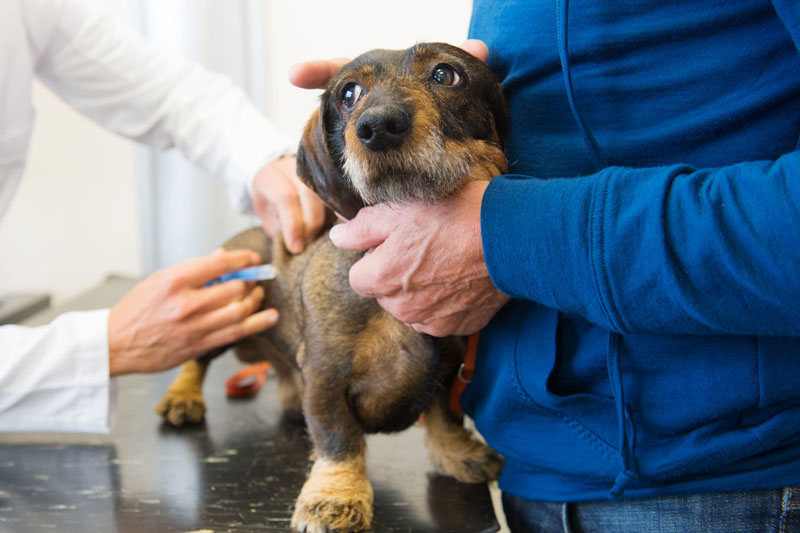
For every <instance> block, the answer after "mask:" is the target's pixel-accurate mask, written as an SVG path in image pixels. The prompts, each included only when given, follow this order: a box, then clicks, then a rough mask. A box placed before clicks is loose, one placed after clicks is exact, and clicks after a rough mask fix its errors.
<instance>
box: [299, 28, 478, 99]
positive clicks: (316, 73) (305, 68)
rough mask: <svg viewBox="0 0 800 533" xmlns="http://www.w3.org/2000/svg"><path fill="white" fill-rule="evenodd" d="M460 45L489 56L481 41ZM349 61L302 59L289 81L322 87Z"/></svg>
mask: <svg viewBox="0 0 800 533" xmlns="http://www.w3.org/2000/svg"><path fill="white" fill-rule="evenodd" d="M460 46H461V48H463V49H464V50H466V51H467V52H469V53H470V54H472V55H474V56H475V57H477V58H478V59H480V60H481V61H483V62H486V58H487V57H489V49H488V48H487V47H486V44H485V43H484V42H483V41H479V40H477V39H469V40H467V41H464V42H463V43H462V44H461V45H460ZM349 62H350V59H348V58H346V57H336V58H333V59H314V60H311V61H303V62H302V63H298V64H296V65H294V66H292V68H290V69H289V81H290V82H291V83H292V85H295V86H297V87H302V88H303V89H324V88H325V85H327V83H328V80H330V79H331V76H333V75H334V74H335V73H336V71H337V70H339V69H340V68H342V67H343V66H344V65H346V64H347V63H349Z"/></svg>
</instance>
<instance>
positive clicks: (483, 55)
mask: <svg viewBox="0 0 800 533" xmlns="http://www.w3.org/2000/svg"><path fill="white" fill-rule="evenodd" d="M460 48H462V49H463V50H466V51H467V52H469V53H470V54H472V55H474V56H475V57H477V58H478V59H480V60H481V61H483V62H484V63H486V59H487V58H488V57H489V48H488V47H487V46H486V43H484V42H483V41H481V40H478V39H468V40H466V41H464V42H463V43H461V46H460Z"/></svg>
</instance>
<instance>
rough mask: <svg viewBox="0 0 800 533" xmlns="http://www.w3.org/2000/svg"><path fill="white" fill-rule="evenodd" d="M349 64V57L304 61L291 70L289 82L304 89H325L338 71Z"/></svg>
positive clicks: (293, 66)
mask: <svg viewBox="0 0 800 533" xmlns="http://www.w3.org/2000/svg"><path fill="white" fill-rule="evenodd" d="M349 62H350V59H349V58H347V57H335V58H333V59H312V60H310V61H303V62H302V63H297V64H296V65H292V66H291V67H290V68H289V82H290V83H291V84H292V85H295V86H297V87H301V88H303V89H324V88H325V85H327V84H328V80H330V79H331V77H332V76H333V75H334V74H336V71H337V70H339V69H340V68H342V67H343V66H344V65H346V64H347V63H349Z"/></svg>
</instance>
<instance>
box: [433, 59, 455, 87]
mask: <svg viewBox="0 0 800 533" xmlns="http://www.w3.org/2000/svg"><path fill="white" fill-rule="evenodd" d="M431 79H432V80H433V82H434V83H438V84H439V85H457V84H458V82H460V81H461V76H460V75H459V74H458V72H456V69H454V68H453V67H451V66H450V65H444V64H442V65H436V68H435V69H433V74H431Z"/></svg>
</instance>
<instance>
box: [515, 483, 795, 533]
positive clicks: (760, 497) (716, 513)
mask: <svg viewBox="0 0 800 533" xmlns="http://www.w3.org/2000/svg"><path fill="white" fill-rule="evenodd" d="M503 509H504V511H505V514H506V520H507V523H508V526H509V528H510V530H511V532H512V533H539V532H542V533H551V532H552V533H558V532H560V533H589V532H597V533H612V532H613V533H648V532H659V533H667V532H676V533H678V532H680V533H695V532H696V533H737V532H741V533H752V532H754V531H759V532H778V533H800V487H794V488H784V489H772V490H757V491H747V492H721V493H708V494H686V495H675V496H663V497H659V498H651V499H644V500H626V501H620V502H612V501H608V502H606V501H602V502H578V503H551V502H537V501H533V500H526V499H524V498H520V497H518V496H513V495H511V494H503Z"/></svg>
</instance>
